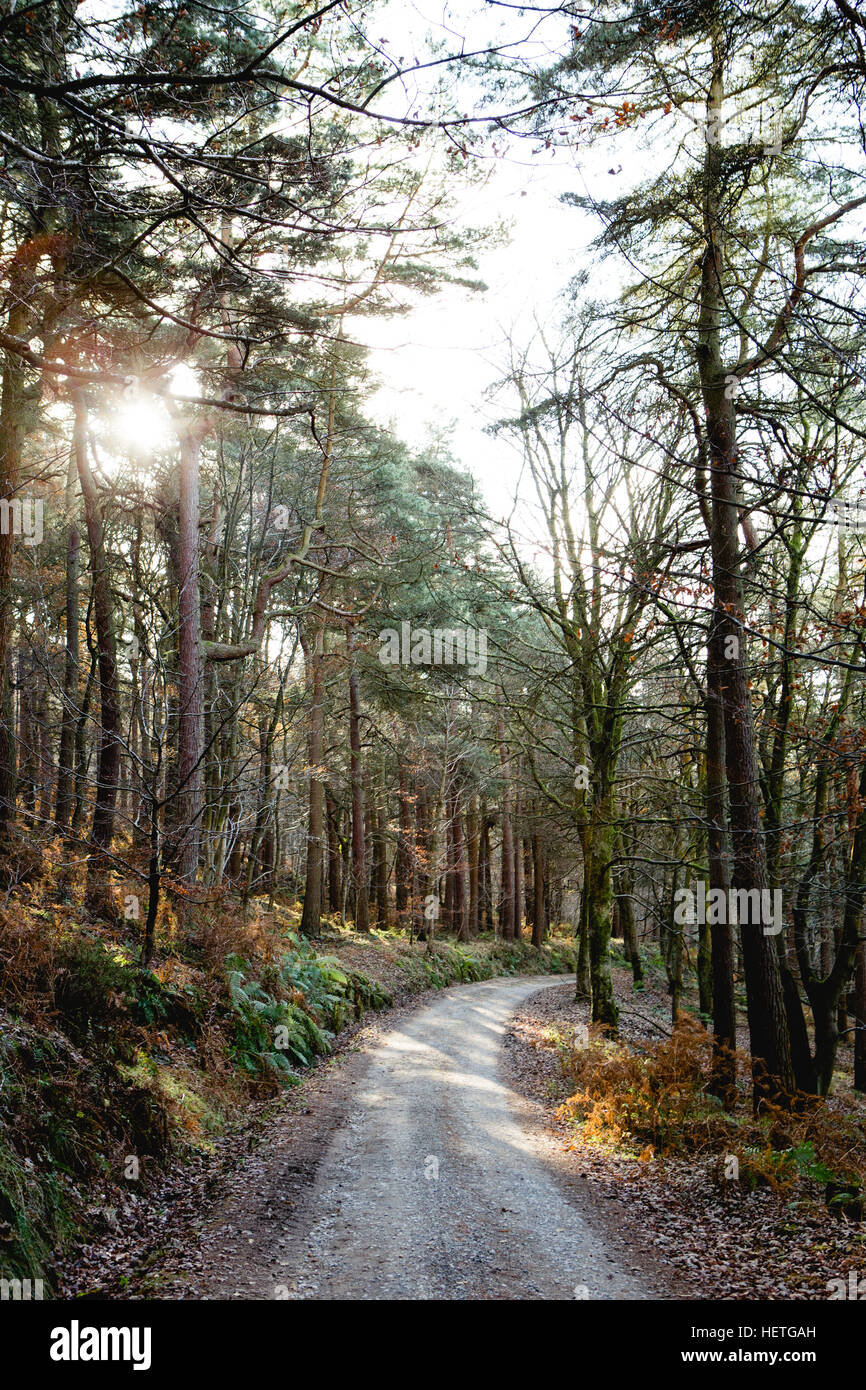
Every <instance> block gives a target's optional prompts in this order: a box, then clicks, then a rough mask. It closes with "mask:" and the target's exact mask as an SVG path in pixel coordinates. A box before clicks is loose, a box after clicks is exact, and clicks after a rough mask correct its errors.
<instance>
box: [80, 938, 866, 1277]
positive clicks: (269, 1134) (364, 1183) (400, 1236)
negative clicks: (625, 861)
mask: <svg viewBox="0 0 866 1390" xmlns="http://www.w3.org/2000/svg"><path fill="white" fill-rule="evenodd" d="M476 945H477V943H473V950H474V949H475V947H476ZM323 948H324V949H326V950H328V951H330V952H333V953H335V954H338V955H339V957H340V959H341V960H342V961H343V962H344V964H345V965H346V966H349V967H350V968H354V969H358V970H362V971H363V972H364V973H366V974H367V975H368V976H369V977H370V978H376V979H377V981H378V982H379V983H380V984H381V985H382V986H383V987H384V988H386V989H388V990H389V992H390V993H391V994H392V995H393V996H394V997H395V1000H396V1004H395V1007H394V1008H392V1009H390V1010H389V1011H388V1012H386V1013H376V1014H373V1013H368V1014H366V1015H365V1016H364V1017H363V1019H362V1020H361V1021H360V1022H359V1023H356V1024H354V1025H351V1026H350V1027H349V1028H348V1029H346V1030H345V1031H344V1032H343V1033H341V1034H340V1035H339V1036H338V1038H337V1040H336V1045H335V1049H334V1052H333V1054H332V1055H331V1056H329V1057H327V1058H324V1059H320V1060H319V1061H318V1063H317V1065H316V1066H315V1067H314V1068H313V1069H311V1070H310V1071H309V1072H308V1073H307V1074H306V1075H305V1077H304V1080H303V1082H302V1084H301V1085H300V1086H298V1087H297V1088H295V1089H294V1090H292V1091H290V1092H288V1093H287V1094H285V1095H283V1096H281V1097H280V1098H279V1099H278V1100H277V1101H275V1102H271V1103H270V1104H269V1105H268V1106H267V1107H265V1108H264V1109H260V1110H259V1112H258V1113H257V1114H256V1116H255V1118H254V1119H252V1120H251V1121H250V1122H248V1123H246V1124H245V1125H244V1126H241V1127H240V1128H238V1129H235V1130H233V1132H232V1133H231V1134H229V1135H226V1136H225V1137H224V1138H221V1139H220V1140H218V1141H217V1143H216V1145H215V1150H214V1152H213V1153H212V1154H210V1155H207V1156H205V1155H191V1156H188V1158H187V1160H186V1161H185V1162H183V1163H181V1164H176V1165H175V1166H174V1167H173V1168H172V1169H171V1170H170V1171H169V1173H168V1175H167V1176H166V1178H165V1179H164V1181H163V1182H162V1183H161V1184H160V1185H159V1187H158V1188H157V1190H156V1191H154V1192H152V1193H151V1194H150V1195H149V1196H148V1197H147V1198H146V1199H145V1200H142V1201H141V1203H140V1205H139V1207H138V1210H137V1212H136V1215H135V1220H134V1221H132V1222H131V1223H124V1224H123V1227H122V1229H117V1230H115V1231H113V1232H111V1233H110V1234H109V1236H108V1237H107V1238H106V1239H105V1240H103V1241H101V1242H100V1243H99V1244H97V1245H91V1246H88V1247H85V1248H83V1249H80V1250H79V1251H78V1252H77V1254H76V1257H75V1258H74V1259H73V1260H72V1261H69V1262H68V1263H67V1265H66V1267H65V1270H64V1272H63V1279H62V1282H61V1284H60V1287H59V1289H58V1293H59V1296H60V1297H76V1296H77V1297H85V1298H87V1297H91V1298H108V1299H149V1298H169V1299H262V1298H264V1299H273V1298H277V1299H285V1298H288V1299H317V1298H352V1299H356V1298H359V1299H362V1300H369V1299H377V1298H398V1299H399V1298H404V1299H406V1298H410V1299H415V1298H418V1299H427V1298H433V1299H443V1298H450V1299H454V1298H457V1299H461V1298H482V1299H520V1300H522V1299H540V1298H556V1299H564V1298H568V1299H573V1298H591V1299H633V1298H638V1299H659V1298H662V1299H685V1300H688V1299H716V1298H722V1299H740V1300H757V1299H788V1300H790V1299H826V1298H827V1297H828V1281H830V1280H831V1279H844V1278H846V1276H847V1273H848V1271H849V1270H854V1271H856V1272H857V1273H860V1272H861V1271H862V1269H863V1266H864V1263H866V1261H864V1258H863V1256H864V1251H863V1240H864V1237H863V1235H861V1225H860V1224H859V1223H853V1222H848V1221H847V1220H846V1219H845V1218H844V1217H840V1216H835V1215H833V1214H831V1212H830V1210H829V1209H828V1208H827V1206H826V1205H824V1203H823V1187H822V1185H821V1183H819V1182H808V1181H799V1182H798V1183H797V1184H796V1185H792V1184H790V1183H789V1184H787V1185H786V1184H784V1183H780V1184H774V1183H770V1184H767V1185H760V1186H755V1187H754V1188H752V1187H750V1185H749V1184H747V1183H746V1182H743V1183H736V1182H726V1181H720V1176H719V1167H720V1164H719V1160H720V1158H722V1157H724V1147H725V1146H724V1145H721V1144H720V1143H716V1142H715V1140H714V1142H713V1144H710V1145H706V1146H704V1147H702V1148H701V1150H700V1151H699V1152H686V1153H679V1152H672V1153H669V1152H665V1151H664V1150H663V1148H660V1149H659V1151H657V1152H650V1151H649V1150H647V1151H644V1152H638V1151H636V1149H635V1147H634V1145H633V1144H629V1143H627V1142H622V1141H621V1140H620V1141H617V1140H616V1138H615V1137H611V1136H605V1134H604V1133H599V1132H591V1127H587V1126H585V1125H583V1124H582V1123H580V1121H579V1120H578V1119H576V1118H575V1115H574V1113H573V1112H568V1113H566V1112H567V1107H563V1103H564V1102H565V1101H566V1100H567V1099H568V1097H569V1096H570V1095H571V1093H572V1092H573V1091H574V1089H575V1087H574V1084H573V1080H572V1079H571V1078H569V1077H568V1076H567V1075H566V1074H564V1072H563V1067H562V1062H563V1057H567V1055H568V1053H569V1050H570V1049H573V1048H574V1046H575V1043H577V1045H578V1047H579V1046H580V1041H581V1035H580V1034H579V1033H578V1030H580V1029H581V1028H582V1026H583V1025H585V1024H586V1023H587V1021H588V1017H587V1009H586V1005H585V1004H583V1003H579V1002H577V1001H575V999H574V984H573V980H570V981H568V982H565V983H558V984H550V983H548V982H546V981H545V980H544V979H543V978H538V977H535V978H533V977H529V976H519V977H515V978H512V979H502V978H497V979H492V980H485V981H483V982H482V983H476V984H471V985H465V986H461V985H457V986H456V987H454V988H451V989H448V990H447V991H445V992H444V993H443V992H439V991H438V990H436V991H433V990H425V991H424V992H423V993H422V994H421V995H420V996H419V995H418V993H417V991H418V990H419V989H422V990H423V986H424V980H425V978H426V976H425V974H424V968H423V966H422V965H421V964H420V961H421V956H422V949H423V948H420V947H416V948H415V952H413V960H412V961H410V965H409V969H408V974H407V964H406V960H405V943H400V942H397V943H396V944H394V945H389V943H388V942H386V941H382V942H378V941H377V942H366V941H359V940H358V938H357V937H354V936H353V935H352V934H349V933H346V934H343V935H342V937H340V938H337V937H335V938H334V939H332V940H328V941H327V942H325V943H323ZM415 953H417V959H415V958H414V957H415ZM614 979H615V988H616V993H617V998H618V1003H619V1005H620V1009H621V1025H622V1027H621V1032H622V1038H623V1042H624V1043H625V1045H626V1049H627V1050H628V1052H629V1053H630V1054H631V1055H635V1056H641V1055H643V1054H645V1053H646V1052H647V1051H648V1049H650V1048H651V1046H652V1044H653V1042H654V1041H658V1040H663V1039H665V1038H667V1037H669V1036H670V1032H671V1026H670V1001H669V998H668V997H667V994H666V989H665V984H664V980H663V978H662V972H661V970H660V969H659V968H657V967H656V966H654V965H653V963H652V962H650V963H649V968H648V978H647V982H646V987H645V988H644V989H643V990H641V991H639V992H636V991H633V990H632V986H631V976H630V972H629V971H627V970H626V969H625V968H623V967H622V966H621V965H619V964H615V965H614ZM685 1003H686V1005H687V1006H691V1008H692V1009H694V1008H695V1005H696V1001H694V1000H692V999H691V998H687V999H686V1001H685ZM576 1033H578V1036H577V1038H576ZM743 1042H745V1038H743ZM847 1051H848V1050H847V1049H842V1051H841V1054H840V1063H841V1070H840V1076H839V1078H838V1087H839V1096H838V1098H837V1099H836V1100H835V1101H831V1102H830V1104H831V1106H841V1107H842V1108H843V1110H844V1109H847V1108H849V1107H850V1105H851V1103H852V1100H853V1101H854V1102H856V1104H855V1108H856V1106H857V1105H859V1104H860V1100H859V1098H857V1097H852V1095H851V1093H850V1086H849V1079H848V1077H847V1074H846V1067H847V1065H848V1059H847ZM861 1118H862V1116H861ZM740 1122H741V1123H742V1124H743V1126H744V1132H745V1130H746V1128H747V1126H748V1117H747V1116H746V1115H745V1114H744V1115H743V1116H742V1117H741V1120H740V1121H738V1123H740ZM596 1128H597V1127H596ZM747 1152H748V1151H747ZM763 1157H764V1155H763V1154H757V1159H759V1160H761V1161H763ZM759 1166H760V1165H759Z"/></svg>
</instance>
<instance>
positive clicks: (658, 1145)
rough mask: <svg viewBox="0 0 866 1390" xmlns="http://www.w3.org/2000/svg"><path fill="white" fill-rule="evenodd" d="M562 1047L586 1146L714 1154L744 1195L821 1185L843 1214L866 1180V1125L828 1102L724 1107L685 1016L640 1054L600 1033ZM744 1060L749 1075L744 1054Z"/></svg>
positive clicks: (569, 1111) (806, 1099)
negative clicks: (754, 1110)
mask: <svg viewBox="0 0 866 1390" xmlns="http://www.w3.org/2000/svg"><path fill="white" fill-rule="evenodd" d="M559 1052H560V1065H561V1068H562V1072H563V1075H564V1077H565V1079H566V1081H567V1083H568V1084H569V1085H570V1086H572V1087H573V1088H574V1090H573V1094H572V1095H571V1096H570V1097H569V1099H568V1100H567V1101H566V1102H565V1103H564V1104H563V1105H562V1106H561V1107H560V1109H559V1113H560V1115H561V1116H563V1117H564V1118H566V1119H568V1120H570V1121H572V1122H573V1123H574V1124H575V1126H576V1127H577V1128H578V1129H579V1131H580V1134H581V1138H582V1139H583V1140H584V1141H585V1142H589V1143H602V1144H606V1145H609V1146H611V1147H616V1148H620V1149H625V1150H627V1151H629V1152H631V1153H634V1154H637V1155H638V1156H639V1157H640V1158H642V1159H644V1160H648V1159H650V1158H653V1157H655V1156H665V1155H689V1154H708V1153H712V1154H714V1155H716V1156H717V1165H716V1176H717V1178H718V1180H719V1182H720V1183H722V1184H724V1183H725V1182H726V1181H727V1180H730V1179H732V1178H734V1177H736V1179H737V1181H738V1184H739V1190H740V1191H749V1190H752V1189H754V1188H755V1187H760V1186H770V1187H772V1188H774V1189H775V1190H777V1191H788V1192H790V1191H793V1189H794V1188H795V1187H796V1186H797V1185H798V1184H803V1183H813V1184H820V1185H822V1186H824V1187H825V1188H826V1189H827V1200H828V1201H829V1202H831V1203H833V1204H835V1205H836V1206H837V1207H842V1208H845V1209H846V1210H850V1209H852V1207H853V1206H854V1205H855V1204H856V1202H857V1200H858V1197H859V1193H860V1191H861V1189H862V1187H863V1186H864V1183H866V1135H864V1132H863V1127H862V1125H860V1124H858V1123H857V1122H856V1121H854V1120H850V1119H846V1118H845V1117H843V1116H841V1115H840V1114H839V1113H838V1112H837V1111H834V1110H830V1109H829V1108H828V1107H827V1104H826V1102H825V1101H824V1100H823V1099H821V1098H819V1097H814V1096H806V1095H798V1096H796V1097H794V1099H793V1103H792V1105H791V1107H790V1108H781V1107H779V1106H776V1105H765V1106H764V1108H763V1109H762V1111H761V1112H760V1113H759V1114H758V1115H754V1114H753V1113H752V1111H751V1108H750V1106H749V1104H748V1101H747V1099H746V1097H745V1096H741V1098H740V1100H741V1104H740V1107H739V1108H738V1109H737V1110H736V1111H734V1112H730V1111H726V1110H725V1109H724V1108H723V1106H722V1104H721V1102H720V1101H719V1100H718V1099H717V1098H716V1097H715V1096H714V1095H712V1094H711V1093H710V1090H709V1075H710V1062H711V1058H712V1038H711V1037H710V1035H709V1034H708V1033H707V1031H706V1030H705V1029H704V1028H703V1027H702V1026H701V1025H700V1024H699V1023H698V1022H697V1021H695V1020H694V1019H691V1018H689V1017H688V1016H687V1015H686V1016H684V1017H683V1018H682V1019H681V1020H680V1022H679V1023H678V1025H677V1027H676V1028H675V1029H674V1032H673V1034H672V1035H671V1037H670V1038H666V1039H664V1040H663V1041H661V1042H652V1043H648V1044H647V1045H646V1047H645V1050H644V1051H643V1053H642V1054H639V1053H636V1052H634V1051H631V1050H630V1049H629V1048H628V1047H627V1046H626V1045H625V1044H623V1043H619V1042H613V1041H611V1040H609V1039H607V1038H605V1037H604V1036H603V1035H602V1034H601V1033H599V1032H596V1031H591V1033H590V1037H589V1041H588V1043H587V1044H586V1045H582V1046H579V1047H578V1046H575V1045H574V1044H573V1043H571V1042H569V1043H564V1042H560V1045H559ZM739 1060H740V1062H741V1063H742V1064H743V1065H742V1066H741V1068H740V1070H741V1072H742V1073H743V1074H744V1075H746V1076H747V1075H748V1059H747V1058H745V1057H740V1059H739ZM732 1159H734V1160H736V1162H735V1163H732V1162H731V1160H732Z"/></svg>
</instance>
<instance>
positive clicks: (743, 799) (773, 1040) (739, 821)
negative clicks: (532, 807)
mask: <svg viewBox="0 0 866 1390" xmlns="http://www.w3.org/2000/svg"><path fill="white" fill-rule="evenodd" d="M718 47H720V45H717V48H718ZM722 99H723V86H722V61H721V57H720V56H719V57H717V68H716V72H715V74H714V76H713V80H712V83H711V88H710V94H709V97H708V100H707V119H708V121H721V119H722ZM723 154H724V150H723V148H722V147H721V146H717V145H715V144H713V143H711V142H707V146H706V155H705V171H704V172H705V180H704V187H705V190H706V193H705V205H704V236H705V241H706V245H705V249H704V253H703V261H702V268H701V290H700V317H699V324H698V343H697V351H696V355H697V361H698V370H699V373H700V379H701V391H702V395H703V401H704V411H705V417H706V429H707V443H708V448H709V462H710V478H711V494H712V524H711V531H710V541H711V548H712V564H713V590H714V604H715V614H714V621H715V625H716V632H717V636H718V642H719V653H720V658H721V662H722V673H721V682H720V684H721V690H722V698H723V705H724V722H725V763H726V771H727V781H728V790H729V798H730V820H731V842H732V850H733V884H734V886H735V887H736V888H739V889H746V890H749V891H750V892H755V891H756V892H757V893H758V894H759V895H762V894H763V892H764V891H766V889H767V876H766V864H765V858H764V842H763V835H762V826H761V822H760V786H759V780H758V765H757V754H756V748H755V733H754V726H753V722H752V708H751V703H750V699H749V689H748V681H747V656H746V632H745V625H744V606H743V592H742V577H741V574H740V552H739V541H738V524H739V511H738V487H737V472H738V468H739V453H738V448H737V436H736V425H735V418H734V407H733V401H732V400H731V399H730V398H729V394H726V393H727V384H726V383H727V376H728V373H727V372H726V369H725V364H724V362H723V360H722V353H721V344H722V327H723V318H724V316H725V314H726V313H727V310H726V307H725V288H724V287H723V284H722V278H721V276H722V266H723V263H724V251H723V244H722V243H723V238H722V214H721V210H720V207H719V204H718V201H717V190H718V189H720V188H721V187H722V178H723V176H722V171H721V164H720V161H721V157H722V155H723ZM758 900H759V901H762V900H763V899H762V897H759V899H758ZM752 901H754V898H753V899H752ZM740 936H741V941H742V946H743V960H744V964H745V974H746V997H747V1011H748V1019H749V1035H750V1043H751V1054H752V1076H753V1081H754V1087H755V1104H756V1106H757V1105H759V1104H760V1101H761V1099H762V1098H764V1097H769V1098H782V1097H784V1096H785V1095H790V1094H791V1093H792V1092H793V1090H794V1084H795V1082H794V1069H793V1063H792V1059H791V1041H790V1034H789V1030H788V1020H787V1014H786V1009H785V1001H784V996H783V992H782V981H781V976H780V973H779V964H778V957H777V954H776V948H775V946H774V944H773V942H772V941H771V939H770V938H769V937H768V936H767V935H766V934H765V932H764V928H763V925H762V923H761V922H760V921H758V922H752V923H741V924H740Z"/></svg>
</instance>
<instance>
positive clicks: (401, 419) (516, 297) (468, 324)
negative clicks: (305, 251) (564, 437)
mask: <svg viewBox="0 0 866 1390" xmlns="http://www.w3.org/2000/svg"><path fill="white" fill-rule="evenodd" d="M380 18H381V28H380V33H381V34H383V35H384V34H387V35H388V43H387V48H388V50H389V51H390V52H391V53H392V54H394V55H395V56H402V57H404V58H406V57H409V56H414V55H416V54H421V55H423V53H424V52H426V51H429V49H428V46H427V39H426V37H425V36H426V35H427V33H428V32H429V33H430V34H432V35H433V36H434V37H438V38H439V39H441V40H443V41H445V42H447V44H448V47H449V51H455V50H456V49H457V48H459V47H460V43H461V42H462V43H463V44H464V46H465V48H466V49H467V50H472V49H474V48H483V47H485V46H486V45H488V44H490V43H491V42H495V41H497V38H499V39H501V36H502V35H504V34H507V35H508V37H512V36H514V37H519V38H520V40H521V44H520V47H521V52H522V53H524V54H526V55H527V56H529V55H530V54H533V55H536V56H538V55H540V54H541V53H542V52H543V51H545V44H544V41H543V38H542V32H543V31H542V29H539V28H538V21H537V19H536V18H534V17H531V16H530V17H526V16H518V17H516V16H515V14H514V12H508V11H507V10H502V11H499V10H496V9H491V8H490V7H487V6H484V5H480V6H479V5H475V4H473V3H471V0H457V3H455V4H453V5H449V4H445V5H442V4H437V3H435V0H429V3H428V0H419V2H416V0H408V3H407V0H395V3H393V4H391V5H387V6H386V7H385V9H384V11H382V12H380ZM554 22H555V23H556V24H557V26H558V27H561V21H559V20H557V21H554ZM547 24H548V28H549V26H550V24H551V21H549V20H548V21H547ZM533 30H534V31H535V32H534V36H533V37H529V36H530V34H532V31H533ZM551 37H552V35H551ZM476 90H477V89H476ZM409 94H410V95H411V91H410V92H409ZM406 95H407V89H402V90H401V91H400V92H397V91H394V93H393V97H392V98H391V104H392V105H393V108H394V110H395V111H396V110H399V109H400V103H401V99H402V101H405V99H406ZM474 95H475V94H474V93H473V90H472V87H471V85H470V84H468V83H467V84H465V92H464V93H462V94H461V98H460V103H461V107H462V109H465V110H471V109H472V107H473V97H474ZM380 109H386V103H385V102H384V100H383V101H382V103H381V104H380ZM484 153H485V154H486V157H487V158H489V151H487V152H484ZM490 163H491V165H492V172H491V174H490V176H489V178H488V179H487V180H486V182H485V183H484V184H483V185H482V186H479V185H469V186H464V187H463V188H461V189H459V190H458V193H457V210H456V211H457V220H458V222H459V223H460V224H461V225H463V226H465V227H472V226H478V225H484V224H488V225H489V224H491V223H499V222H505V223H506V224H510V236H509V241H508V244H507V245H505V246H495V247H485V246H483V245H481V246H480V248H479V255H478V265H479V269H478V276H479V278H480V279H482V280H483V281H484V282H485V284H486V285H487V287H488V288H487V289H486V291H484V292H483V293H481V292H471V291H468V290H466V289H463V288H460V287H456V286H453V287H452V286H447V287H445V288H444V289H443V290H442V291H441V292H440V293H439V294H438V295H436V296H435V297H434V298H432V299H428V300H425V301H423V302H422V303H420V304H419V305H418V306H417V307H416V308H415V309H413V310H412V311H411V312H410V313H409V314H407V315H404V316H401V317H398V318H393V319H382V320H379V321H372V320H370V319H365V320H363V322H362V323H360V324H359V325H358V337H359V339H360V340H361V341H363V342H365V343H366V344H367V345H369V346H370V347H371V348H372V353H371V358H370V361H371V366H372V368H373V371H374V372H375V373H376V374H377V375H378V376H379V378H380V379H381V382H382V384H381V386H380V388H379V390H378V391H377V392H376V394H375V396H374V397H373V399H372V402H371V406H370V408H371V411H372V414H373V415H374V417H375V418H376V419H377V420H378V421H379V422H381V423H382V424H385V425H392V426H393V428H394V430H395V432H396V433H397V434H398V435H399V436H400V437H401V438H402V439H404V440H405V441H406V442H407V443H409V444H410V445H423V444H424V443H425V442H426V440H427V439H428V438H429V435H430V430H431V427H432V428H434V429H435V430H441V429H442V428H443V427H447V426H448V425H449V424H453V435H452V449H453V452H454V454H455V457H456V458H457V459H458V461H459V462H460V463H462V464H463V465H464V466H465V467H466V468H468V469H469V470H470V471H471V472H472V473H473V474H474V476H475V477H476V478H477V479H478V481H479V482H480V484H481V487H482V491H483V493H484V496H485V498H486V499H487V501H488V503H489V505H490V506H491V508H492V509H493V510H494V511H500V512H501V513H502V514H503V515H506V514H507V513H508V511H509V510H510V506H511V502H512V500H513V496H514V490H515V486H516V482H517V478H518V475H519V470H520V459H519V457H518V455H517V454H516V452H515V451H514V449H513V446H511V445H509V444H507V443H505V442H500V441H497V440H495V439H492V438H491V437H490V435H489V434H488V433H487V432H486V429H485V427H486V426H487V425H488V424H489V423H490V422H491V421H492V420H493V419H495V418H496V415H497V411H496V409H495V407H494V405H493V404H492V403H491V402H490V401H489V400H487V399H486V396H485V393H486V392H487V390H488V388H489V387H490V386H491V385H492V383H493V382H495V381H496V380H497V378H499V377H500V376H501V375H502V371H503V366H504V363H505V361H506V360H507V340H508V336H509V334H512V335H514V336H515V338H516V339H517V340H518V341H519V342H520V343H524V342H525V341H527V340H528V339H529V338H531V336H532V334H533V331H534V317H535V316H536V315H537V316H538V318H539V320H540V321H541V322H543V323H546V324H548V325H549V324H550V323H551V322H552V321H553V320H554V319H555V318H556V317H557V315H558V314H559V312H560V309H559V308H558V306H557V299H558V297H559V296H560V295H561V293H562V291H563V290H564V288H565V286H566V285H567V283H568V281H569V279H570V277H571V276H572V275H574V274H575V273H576V271H577V270H578V268H579V266H580V264H581V263H582V262H583V259H584V256H583V252H584V249H585V247H586V246H587V245H588V243H589V241H590V240H591V238H592V236H593V234H594V233H595V232H596V231H597V227H596V225H595V224H594V223H593V222H592V220H591V219H590V218H588V217H587V216H586V215H585V214H583V213H581V212H579V211H577V210H575V209H574V208H569V207H567V206H565V205H564V204H563V203H562V202H561V196H562V194H563V193H565V192H569V191H582V177H581V175H580V174H579V173H578V172H577V171H576V170H575V168H574V167H573V166H572V165H570V164H569V163H568V157H567V155H564V152H563V151H562V150H560V151H558V152H551V153H550V154H544V153H542V154H539V153H538V152H537V151H534V150H533V145H532V142H530V141H516V140H515V141H513V142H512V144H511V146H510V149H509V150H508V152H507V153H506V154H505V155H504V156H502V157H500V158H498V159H496V160H491V161H490Z"/></svg>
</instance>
